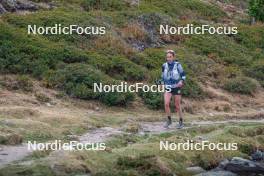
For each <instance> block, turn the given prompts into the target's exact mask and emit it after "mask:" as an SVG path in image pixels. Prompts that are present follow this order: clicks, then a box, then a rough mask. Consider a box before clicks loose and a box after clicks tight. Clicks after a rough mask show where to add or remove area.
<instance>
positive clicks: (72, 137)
mask: <svg viewBox="0 0 264 176" xmlns="http://www.w3.org/2000/svg"><path fill="white" fill-rule="evenodd" d="M67 137H68V139H69V140H71V141H73V140H74V141H78V140H79V136H77V135H67Z"/></svg>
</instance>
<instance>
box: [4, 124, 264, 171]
mask: <svg viewBox="0 0 264 176" xmlns="http://www.w3.org/2000/svg"><path fill="white" fill-rule="evenodd" d="M237 123H263V124H264V119H261V120H225V121H192V122H190V123H188V124H187V125H186V127H184V128H185V129H187V128H193V127H197V126H206V125H215V124H237ZM163 124H164V122H141V123H140V131H139V135H140V134H146V133H148V134H149V133H150V134H160V133H165V132H173V131H177V130H179V129H176V127H175V125H176V123H174V124H173V125H172V126H171V127H170V128H168V129H167V128H164V127H163ZM126 133H127V132H125V131H123V130H122V128H111V127H103V128H97V129H94V130H91V131H89V132H87V133H85V134H83V135H82V136H79V137H78V139H79V141H80V142H82V143H87V142H91V143H98V142H103V141H107V140H109V139H111V137H113V136H116V135H122V134H126ZM31 153H32V151H29V150H28V149H27V145H26V144H23V145H19V146H1V145H0V168H2V167H4V166H6V165H7V164H10V163H12V162H14V161H19V160H21V159H23V158H25V157H26V156H28V155H30V154H31Z"/></svg>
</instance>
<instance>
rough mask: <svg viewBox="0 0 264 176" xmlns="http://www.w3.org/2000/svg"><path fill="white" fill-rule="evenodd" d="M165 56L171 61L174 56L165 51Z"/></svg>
mask: <svg viewBox="0 0 264 176" xmlns="http://www.w3.org/2000/svg"><path fill="white" fill-rule="evenodd" d="M166 57H167V61H168V62H171V61H173V60H174V56H173V54H171V53H167V55H166Z"/></svg>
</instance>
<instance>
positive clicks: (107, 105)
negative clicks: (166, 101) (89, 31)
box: [0, 0, 264, 176]
mask: <svg viewBox="0 0 264 176" xmlns="http://www.w3.org/2000/svg"><path fill="white" fill-rule="evenodd" d="M138 2H140V3H138ZM7 3H9V4H7ZM23 5H24V6H23ZM25 7H26V8H25ZM246 11H247V1H241V0H220V1H218V0H184V1H182V0H141V1H135V0H107V1H95V0H72V1H63V0H57V1H52V0H34V1H26V0H23V1H22V0H17V1H12V0H2V1H1V0H0V14H1V15H0V71H1V76H0V95H1V99H0V144H1V145H2V146H0V168H1V169H0V175H12V176H13V175H23V176H24V175H28V176H29V175H78V174H80V175H90V174H91V175H104V176H105V175H136V176H137V175H173V174H176V175H194V174H193V173H190V172H189V171H188V168H189V167H192V166H199V167H202V168H203V169H205V170H211V169H213V168H216V167H217V166H218V165H219V163H220V162H221V161H222V160H224V159H231V158H232V157H244V158H249V157H250V155H251V154H252V153H254V152H256V151H258V150H264V140H263V139H264V133H263V132H264V125H263V118H264V101H263V99H264V93H263V86H264V81H263V78H264V53H263V51H264V50H263V49H264V30H263V29H264V25H263V24H262V23H256V24H254V25H251V24H250V18H249V16H248V15H247V13H246ZM190 23H192V24H195V25H202V24H210V25H212V26H219V25H230V26H237V27H238V31H239V32H238V34H237V35H228V36H223V35H209V34H206V35H160V34H159V32H158V30H159V25H160V24H168V25H171V26H176V25H181V26H184V25H186V24H190ZM29 24H32V25H33V24H36V25H38V26H54V25H55V24H61V25H63V26H68V25H71V24H78V25H80V26H104V27H106V31H107V32H106V35H76V34H74V35H28V34H27V25H29ZM167 49H174V50H175V51H176V53H177V57H178V59H179V61H180V62H181V63H182V64H183V67H184V69H185V71H186V73H187V81H186V84H185V87H184V90H183V96H184V98H183V100H182V106H183V111H184V117H185V119H186V122H187V126H186V129H184V130H175V129H174V126H173V127H172V129H169V130H166V129H164V128H162V127H161V125H162V121H163V120H164V113H163V109H162V107H163V100H162V94H159V93H143V92H140V93H138V94H137V93H116V92H114V93H94V92H93V90H92V86H93V83H94V82H98V83H99V82H102V83H105V84H107V83H120V82H121V81H127V82H128V83H129V84H132V83H135V82H144V83H146V84H154V82H155V80H157V79H159V78H160V72H161V65H162V63H164V62H165V59H164V57H165V51H166V50H167ZM173 118H174V117H173ZM174 120H176V118H174ZM56 139H61V140H63V141H70V140H80V141H85V140H87V141H89V140H91V139H92V140H95V141H97V140H98V141H105V142H107V148H106V150H105V151H99V152H98V151H81V152H65V151H56V152H51V151H46V152H33V153H25V152H26V151H24V150H23V149H21V146H20V144H24V143H25V142H27V141H28V140H36V141H38V142H47V141H53V140H56ZM187 139H193V140H198V141H199V140H210V141H212V142H223V141H224V142H237V143H238V145H239V150H238V151H227V152H226V151H221V152H215V151H209V150H208V151H207V150H206V151H203V152H199V151H190V152H184V151H160V150H159V141H160V140H169V141H177V142H182V141H186V140H187ZM16 147H17V148H16ZM7 149H9V150H7ZM16 149H17V150H16ZM19 149H20V150H19ZM14 150H15V151H16V152H18V153H17V154H15V153H14V152H12V151H14ZM14 154H15V155H14ZM27 154H29V155H27ZM1 155H2V156H3V158H4V157H5V159H3V158H2V162H1ZM16 156H21V157H18V158H17V159H18V160H17V159H16ZM227 171H228V170H227ZM244 174H245V175H247V174H248V173H244Z"/></svg>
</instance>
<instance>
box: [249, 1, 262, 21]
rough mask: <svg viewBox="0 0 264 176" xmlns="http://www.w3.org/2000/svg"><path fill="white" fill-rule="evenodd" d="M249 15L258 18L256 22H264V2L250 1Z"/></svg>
mask: <svg viewBox="0 0 264 176" xmlns="http://www.w3.org/2000/svg"><path fill="white" fill-rule="evenodd" d="M249 15H251V16H252V17H254V18H256V20H259V21H264V1H263V0H250V1H249Z"/></svg>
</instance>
